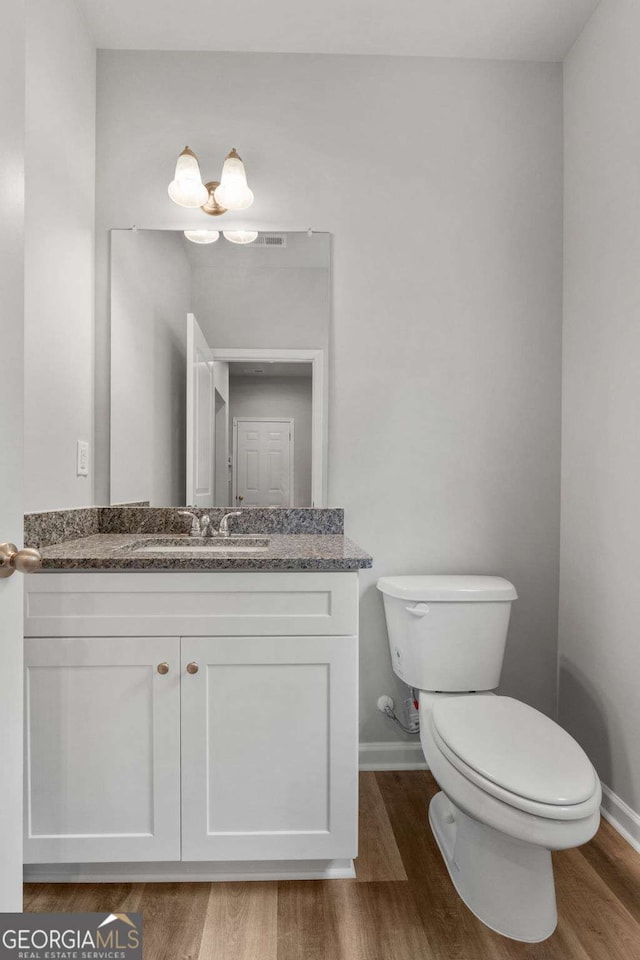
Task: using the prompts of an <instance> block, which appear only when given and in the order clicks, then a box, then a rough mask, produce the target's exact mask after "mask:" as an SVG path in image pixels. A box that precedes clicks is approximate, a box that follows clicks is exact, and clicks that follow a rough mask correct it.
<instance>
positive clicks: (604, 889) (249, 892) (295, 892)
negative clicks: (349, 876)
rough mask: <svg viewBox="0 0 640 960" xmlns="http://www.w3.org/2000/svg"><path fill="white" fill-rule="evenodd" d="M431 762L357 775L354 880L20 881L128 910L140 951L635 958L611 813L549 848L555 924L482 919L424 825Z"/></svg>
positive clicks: (81, 904) (637, 940) (626, 862)
mask: <svg viewBox="0 0 640 960" xmlns="http://www.w3.org/2000/svg"><path fill="white" fill-rule="evenodd" d="M437 789H438V788H437V786H436V784H435V781H434V780H433V777H432V776H431V774H429V773H426V772H423V771H416V772H388V773H386V772H385V773H362V774H361V775H360V792H361V803H360V856H359V858H358V860H357V863H356V872H357V879H356V880H330V881H329V880H326V881H325V880H323V881H295V882H294V881H287V882H280V883H215V884H209V883H184V884H182V883H149V884H33V883H32V884H26V885H25V906H24V909H25V910H27V911H41V910H42V911H48V912H53V911H75V910H78V911H102V910H109V911H125V912H126V911H127V910H130V911H138V912H141V913H142V914H143V917H144V944H145V951H144V952H145V960H640V855H638V854H637V853H636V852H635V851H634V850H632V848H631V847H629V845H628V844H627V843H625V841H624V840H622V838H621V837H619V836H618V834H617V833H616V832H615V831H614V830H613V828H612V827H610V826H609V824H607V823H605V822H603V823H602V825H601V828H600V831H599V832H598V834H597V836H596V837H595V838H594V839H593V840H592V841H591V843H589V844H587V845H586V846H584V847H581V848H580V849H578V850H567V851H562V852H560V853H557V854H554V864H555V875H556V886H557V891H558V912H559V917H560V920H559V923H558V929H557V930H556V932H555V933H554V935H553V936H552V937H550V938H549V939H548V940H546V941H545V942H544V943H540V944H520V943H516V942H514V941H513V940H507V939H505V938H504V937H500V936H498V935H497V934H494V933H492V932H491V931H490V930H488V929H487V928H486V927H485V926H484V925H483V924H481V923H480V922H479V921H478V920H476V918H475V917H474V916H473V915H472V914H471V913H470V912H469V911H468V910H467V908H466V907H465V906H464V904H463V903H462V902H461V901H460V900H459V898H458V897H457V895H456V894H455V892H454V890H453V887H452V886H451V882H450V880H449V876H448V874H447V871H446V868H445V867H444V864H443V863H442V860H441V858H440V853H439V851H438V849H437V847H436V845H435V841H434V840H433V837H432V836H431V831H430V829H429V825H428V822H427V817H426V804H427V802H428V801H429V800H430V798H431V797H432V796H433V794H434V793H436V792H437Z"/></svg>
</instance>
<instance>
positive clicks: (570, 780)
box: [432, 696, 596, 806]
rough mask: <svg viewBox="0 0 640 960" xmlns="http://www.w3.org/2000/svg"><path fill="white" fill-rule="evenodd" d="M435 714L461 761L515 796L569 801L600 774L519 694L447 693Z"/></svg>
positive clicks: (583, 795) (580, 797) (588, 793)
mask: <svg viewBox="0 0 640 960" xmlns="http://www.w3.org/2000/svg"><path fill="white" fill-rule="evenodd" d="M432 717H433V725H434V727H435V729H436V730H437V732H438V734H439V735H440V737H441V738H442V740H443V741H444V743H445V744H446V745H447V746H448V747H449V749H450V750H451V751H452V752H453V753H454V754H455V755H456V756H458V757H459V758H460V760H462V762H463V763H465V764H466V765H467V766H468V767H469V768H471V769H472V770H474V771H476V773H478V774H480V776H482V777H484V778H485V779H487V780H489V781H491V782H492V783H495V784H497V785H498V786H499V787H502V788H503V789H504V790H507V791H508V792H509V793H512V794H514V795H515V796H518V797H524V798H526V799H528V800H535V801H537V802H539V803H547V804H551V805H565V806H566V805H571V804H576V803H583V802H584V801H585V800H588V799H589V798H590V797H592V796H593V793H594V790H595V789H596V775H595V771H594V769H593V766H592V765H591V762H590V761H589V758H588V757H587V755H586V753H585V752H584V750H583V749H582V747H580V746H579V744H577V743H576V741H575V740H574V739H573V737H572V736H570V735H569V734H568V733H567V732H566V730H563V729H562V727H559V726H558V724H557V723H554V721H553V720H550V719H549V717H545V715H544V714H542V713H539V711H538V710H534V709H533V707H529V706H527V705H526V704H525V703H521V702H520V701H519V700H512V699H511V697H493V696H491V697H487V696H469V697H466V696H462V697H451V698H448V697H447V698H445V699H443V700H440V701H438V702H437V703H435V704H434V706H433V713H432Z"/></svg>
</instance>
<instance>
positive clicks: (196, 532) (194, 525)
mask: <svg viewBox="0 0 640 960" xmlns="http://www.w3.org/2000/svg"><path fill="white" fill-rule="evenodd" d="M178 516H179V517H191V530H190V531H189V536H190V537H199V536H200V518H199V517H198V515H197V514H196V513H193V511H191V510H178ZM207 519H209V518H208V517H207ZM209 522H211V521H209Z"/></svg>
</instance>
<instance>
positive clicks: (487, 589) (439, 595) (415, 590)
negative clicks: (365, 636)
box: [377, 575, 518, 603]
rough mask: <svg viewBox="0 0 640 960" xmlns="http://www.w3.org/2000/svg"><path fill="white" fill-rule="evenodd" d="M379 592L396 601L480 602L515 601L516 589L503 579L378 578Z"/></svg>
mask: <svg viewBox="0 0 640 960" xmlns="http://www.w3.org/2000/svg"><path fill="white" fill-rule="evenodd" d="M377 586H378V590H381V591H382V593H385V594H386V595H387V596H388V597H396V598H398V599H399V600H424V601H429V602H431V603H437V602H445V603H446V602H447V601H448V602H449V603H460V602H475V603H479V602H483V601H491V600H493V601H510V600H517V599H518V594H517V593H516V588H515V587H514V585H513V584H512V583H509V581H508V580H505V579H504V578H503V577H478V576H457V575H455V576H454V575H447V576H431V575H429V576H410V577H381V578H380V579H379V580H378V583H377Z"/></svg>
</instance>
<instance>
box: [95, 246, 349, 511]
mask: <svg viewBox="0 0 640 960" xmlns="http://www.w3.org/2000/svg"><path fill="white" fill-rule="evenodd" d="M330 261H331V238H330V236H329V234H326V233H314V234H308V233H307V232H300V233H294V232H289V233H263V234H259V235H258V237H257V239H256V240H255V241H254V242H253V243H250V244H245V245H241V244H237V243H230V242H229V241H227V240H225V239H224V238H223V236H222V234H220V238H219V239H218V240H217V241H216V242H215V243H207V244H202V243H193V242H191V241H189V240H188V239H187V238H186V237H185V235H184V233H183V232H182V231H173V230H113V231H112V233H111V453H110V456H111V462H110V491H111V492H110V501H111V503H114V504H115V503H137V502H146V501H148V502H149V503H150V504H151V506H163V507H164V506H184V505H193V506H200V507H206V506H218V507H227V506H229V507H236V506H239V507H242V506H261V507H264V506H273V507H311V506H315V507H321V506H325V505H326V473H327V461H326V452H327V409H328V367H327V357H328V347H329V329H330V266H331V264H330Z"/></svg>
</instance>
